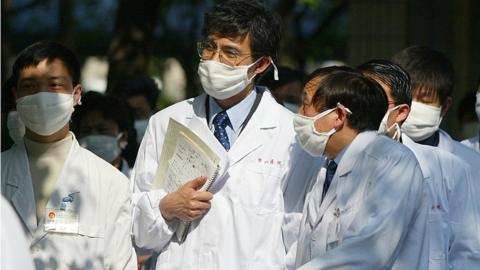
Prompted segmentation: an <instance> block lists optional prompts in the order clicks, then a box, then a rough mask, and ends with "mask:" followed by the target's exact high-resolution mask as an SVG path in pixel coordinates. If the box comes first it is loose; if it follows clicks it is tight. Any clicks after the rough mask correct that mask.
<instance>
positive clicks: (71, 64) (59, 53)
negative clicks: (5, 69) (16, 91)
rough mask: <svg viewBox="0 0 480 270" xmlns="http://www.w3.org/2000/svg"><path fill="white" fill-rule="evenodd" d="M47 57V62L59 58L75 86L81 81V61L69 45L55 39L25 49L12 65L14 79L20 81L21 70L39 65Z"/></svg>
mask: <svg viewBox="0 0 480 270" xmlns="http://www.w3.org/2000/svg"><path fill="white" fill-rule="evenodd" d="M45 59H47V63H51V62H52V61H53V60H56V59H59V60H61V61H62V62H63V64H64V65H65V67H66V68H67V71H68V73H69V74H70V76H71V77H72V78H71V79H72V83H73V86H75V85H77V84H78V83H79V82H80V63H79V62H78V59H77V57H76V56H75V54H74V53H73V52H72V51H71V50H70V49H68V48H67V47H65V46H63V45H61V44H59V43H57V42H53V41H39V42H36V43H33V44H32V45H30V46H28V47H27V48H25V49H23V50H22V51H21V52H20V53H19V54H18V56H17V58H16V59H15V63H14V64H13V67H12V80H13V82H14V85H16V84H17V83H18V78H19V76H20V72H21V71H22V70H24V69H25V68H28V67H32V66H37V65H38V64H39V63H40V62H42V61H43V60H45Z"/></svg>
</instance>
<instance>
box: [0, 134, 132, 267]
mask: <svg viewBox="0 0 480 270" xmlns="http://www.w3.org/2000/svg"><path fill="white" fill-rule="evenodd" d="M72 136H73V134H72ZM127 181H128V179H127V178H126V177H125V176H124V175H123V174H122V173H121V172H119V171H118V170H117V169H115V168H114V167H113V166H112V165H110V164H109V163H107V162H106V161H104V160H102V159H101V158H99V157H97V156H96V155H94V154H93V153H91V152H90V151H88V150H86V149H84V148H82V147H80V146H79V145H78V141H77V140H76V139H75V138H73V142H72V146H71V149H70V152H69V154H68V157H67V159H66V161H65V164H64V167H63V169H62V172H61V174H60V177H59V180H58V182H57V184H56V188H55V190H54V192H53V194H52V196H51V197H50V200H49V201H48V203H47V205H46V208H47V209H50V208H56V209H58V208H59V206H60V203H61V200H62V198H64V197H65V196H67V195H69V194H72V193H75V192H79V193H75V194H74V195H73V198H74V200H73V202H72V205H71V206H69V207H71V208H70V209H76V212H77V213H78V233H69V234H64V233H60V232H59V233H57V232H47V231H45V230H44V221H45V219H41V221H40V224H38V225H37V217H36V210H35V209H36V206H35V199H34V195H33V188H32V178H31V176H30V169H29V163H28V157H27V153H26V150H25V146H24V144H20V145H18V146H17V145H16V146H14V147H12V148H11V149H9V150H8V151H6V152H3V153H2V194H3V195H4V196H5V198H6V199H7V200H9V201H10V202H11V204H12V206H13V207H14V208H15V210H16V211H17V213H18V214H19V216H20V219H21V220H22V222H23V225H24V229H25V230H26V232H27V235H28V236H29V238H30V240H31V242H30V243H31V244H30V251H31V252H32V256H33V258H34V261H35V265H36V267H37V269H78V268H83V269H136V255H135V251H134V250H133V247H132V241H131V235H130V230H131V204H130V199H131V193H130V191H129V187H128V182H127ZM45 212H46V213H48V211H45Z"/></svg>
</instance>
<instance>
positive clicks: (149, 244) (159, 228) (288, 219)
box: [131, 87, 321, 270]
mask: <svg viewBox="0 0 480 270" xmlns="http://www.w3.org/2000/svg"><path fill="white" fill-rule="evenodd" d="M258 88H259V87H257V89H258ZM260 89H262V88H260ZM205 102H206V95H201V96H198V97H196V98H194V99H189V100H186V101H182V102H180V103H177V104H175V105H173V106H171V107H169V108H166V109H165V110H163V111H161V112H158V113H157V114H155V115H154V116H152V117H151V118H150V121H149V124H148V128H147V131H146V134H145V136H144V138H143V141H142V143H141V145H140V149H139V153H138V156H137V160H136V162H135V166H134V169H133V171H132V177H131V181H132V182H133V183H134V184H135V190H136V191H137V192H141V191H150V189H151V185H152V181H153V179H154V175H155V172H156V169H157V162H158V160H159V158H160V153H161V150H162V143H163V139H164V135H165V131H166V128H167V123H168V120H169V118H170V117H171V118H173V119H175V120H177V121H179V122H181V123H183V124H185V125H188V123H189V121H191V119H193V118H198V119H200V121H201V122H203V123H204V124H205V125H207V120H206V116H205ZM292 119H293V115H292V114H291V113H290V112H289V111H288V110H286V109H285V108H283V107H282V106H280V105H279V104H278V103H277V102H276V101H275V100H274V99H273V97H272V96H271V94H270V92H269V91H265V92H264V93H263V97H262V99H261V101H260V103H259V106H258V108H257V110H256V111H255V113H254V114H253V116H252V118H251V119H250V121H249V122H248V124H247V125H246V127H245V128H244V130H243V132H242V133H241V134H240V136H239V137H238V138H237V140H236V141H235V143H234V144H233V146H232V147H231V149H230V151H229V152H228V159H229V164H230V167H229V168H228V170H227V173H226V174H225V175H224V177H223V178H221V179H217V181H216V182H215V183H221V184H220V185H218V184H214V186H213V190H212V192H213V193H214V195H213V199H212V201H211V209H210V210H209V211H208V212H207V213H206V214H205V216H203V217H202V218H201V219H200V220H197V221H195V222H193V226H192V227H193V229H191V231H190V233H189V234H188V236H187V238H186V240H185V242H184V243H182V244H179V243H178V242H177V241H176V239H175V238H172V234H173V233H174V229H175V223H167V222H165V220H164V219H163V218H162V215H161V214H160V211H159V207H158V206H159V201H160V199H161V198H162V197H163V196H164V195H165V194H166V193H165V191H164V190H154V191H150V192H144V193H137V194H135V197H136V199H135V200H134V203H135V208H134V215H135V217H134V228H133V232H134V237H135V242H136V244H137V245H138V246H140V247H143V248H150V249H155V250H156V251H159V252H160V255H159V257H158V260H157V269H162V270H168V269H175V270H177V269H208V270H215V269H229V270H236V269H262V270H263V269H281V268H283V267H284V261H285V254H286V252H287V251H288V249H289V247H290V246H291V244H292V243H293V241H294V239H296V237H297V233H298V222H299V221H300V217H301V209H302V208H303V201H304V194H305V192H306V190H307V189H308V188H309V179H310V177H309V176H310V175H311V174H312V173H313V171H314V170H315V169H316V167H315V166H318V165H320V164H321V163H320V162H319V160H318V159H313V158H311V157H309V156H308V155H307V154H306V153H305V152H304V151H303V150H301V149H300V148H299V147H298V145H297V144H296V140H295V133H294V130H293V123H292ZM207 136H212V138H213V139H214V140H216V139H215V137H213V136H214V135H213V133H208V134H207ZM294 161H295V162H298V163H297V164H296V165H294V164H292V162H294ZM315 162H317V163H315ZM315 164H316V165H315ZM287 175H290V176H291V177H287ZM287 179H291V180H287ZM215 185H216V186H215Z"/></svg>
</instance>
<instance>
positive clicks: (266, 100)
mask: <svg viewBox="0 0 480 270" xmlns="http://www.w3.org/2000/svg"><path fill="white" fill-rule="evenodd" d="M256 88H257V91H263V95H262V99H261V101H260V104H259V105H258V107H257V110H256V111H255V113H254V114H253V115H252V117H251V119H250V121H248V123H247V125H246V126H245V127H244V128H243V131H242V133H241V134H240V136H239V137H238V138H237V140H236V141H235V143H234V144H233V146H232V147H231V148H230V151H228V157H229V163H230V166H233V165H235V164H236V163H237V162H238V161H240V160H241V159H242V158H244V157H245V156H246V155H248V154H249V153H251V152H252V151H254V150H256V149H257V148H259V147H261V146H262V145H263V143H264V142H265V141H268V139H269V138H270V136H272V134H273V133H272V131H274V130H275V129H276V128H277V127H278V119H277V115H274V114H272V113H270V112H269V110H270V108H272V107H273V106H278V104H277V103H276V101H275V99H274V98H273V97H272V95H271V94H270V92H269V91H268V90H266V88H264V87H259V86H256ZM206 98H207V95H206V94H202V95H200V96H198V97H196V98H194V99H193V101H192V106H193V111H191V112H190V113H189V114H188V115H187V121H188V120H191V119H192V118H194V117H195V118H199V120H200V121H201V122H202V123H204V124H205V125H206V126H207V128H208V124H207V119H206V113H205V102H206ZM209 136H213V137H214V135H213V133H211V134H210V135H209Z"/></svg>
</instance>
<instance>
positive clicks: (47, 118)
mask: <svg viewBox="0 0 480 270" xmlns="http://www.w3.org/2000/svg"><path fill="white" fill-rule="evenodd" d="M17 111H18V115H19V116H20V119H21V120H22V121H23V123H25V126H26V127H27V128H28V129H30V130H31V131H33V132H35V133H37V134H39V135H42V136H49V135H52V134H53V133H55V132H57V131H59V130H60V129H61V128H63V127H64V126H65V125H66V124H67V123H68V121H70V117H71V116H72V113H73V95H72V94H64V93H51V92H39V93H36V94H33V95H29V96H24V97H21V98H19V99H17Z"/></svg>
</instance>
